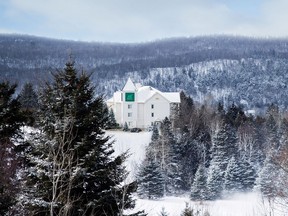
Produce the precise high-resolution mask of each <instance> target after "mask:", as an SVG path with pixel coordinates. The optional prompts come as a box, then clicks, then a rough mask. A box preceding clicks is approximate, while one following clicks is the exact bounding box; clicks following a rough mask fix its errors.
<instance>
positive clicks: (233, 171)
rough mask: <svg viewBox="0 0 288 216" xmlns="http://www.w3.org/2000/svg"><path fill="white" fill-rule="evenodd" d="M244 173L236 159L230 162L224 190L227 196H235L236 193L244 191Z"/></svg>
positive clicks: (233, 158)
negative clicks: (242, 180)
mask: <svg viewBox="0 0 288 216" xmlns="http://www.w3.org/2000/svg"><path fill="white" fill-rule="evenodd" d="M241 174H242V172H241V170H240V167H239V165H238V163H237V162H236V160H235V157H232V158H231V159H230V160H229V163H228V166H227V169H226V172H225V182H224V190H225V194H233V193H235V192H240V191H242V190H243V185H242V182H241V178H242V176H241Z"/></svg>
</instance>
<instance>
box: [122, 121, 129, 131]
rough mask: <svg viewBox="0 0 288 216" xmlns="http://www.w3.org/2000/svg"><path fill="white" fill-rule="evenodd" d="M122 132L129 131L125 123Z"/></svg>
mask: <svg viewBox="0 0 288 216" xmlns="http://www.w3.org/2000/svg"><path fill="white" fill-rule="evenodd" d="M123 131H129V127H128V124H127V122H125V123H124V126H123Z"/></svg>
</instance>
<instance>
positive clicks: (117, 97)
mask: <svg viewBox="0 0 288 216" xmlns="http://www.w3.org/2000/svg"><path fill="white" fill-rule="evenodd" d="M127 91H128V92H129V91H133V92H134V91H135V92H137V102H139V103H145V102H146V101H147V100H149V99H150V98H152V97H153V96H154V95H155V94H159V95H161V96H162V97H164V98H165V99H166V100H167V101H168V102H170V103H180V93H179V92H161V91H159V90H157V89H155V88H153V87H151V86H141V85H137V87H136V86H135V85H134V83H133V82H132V80H131V79H130V78H128V80H127V82H126V84H125V86H124V88H123V89H122V92H127ZM121 101H122V100H121V92H120V91H118V92H115V93H114V96H113V97H112V98H110V99H109V100H108V101H107V102H121Z"/></svg>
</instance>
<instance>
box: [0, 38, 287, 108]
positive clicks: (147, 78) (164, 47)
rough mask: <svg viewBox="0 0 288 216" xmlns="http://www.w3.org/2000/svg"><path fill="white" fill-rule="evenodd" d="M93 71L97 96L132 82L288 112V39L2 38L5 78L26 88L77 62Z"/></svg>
mask: <svg viewBox="0 0 288 216" xmlns="http://www.w3.org/2000/svg"><path fill="white" fill-rule="evenodd" d="M70 57H71V58H73V59H74V61H75V63H76V64H75V65H76V67H78V68H79V69H80V70H81V69H82V68H84V69H85V70H86V72H88V73H92V75H91V79H92V81H93V83H94V84H95V85H96V86H97V94H104V95H105V96H106V97H110V96H111V95H112V94H113V92H114V91H115V90H118V89H121V88H122V87H123V85H124V83H125V81H126V80H127V78H128V77H131V78H132V79H133V81H134V82H141V83H142V84H144V85H151V86H153V87H156V88H158V89H160V90H162V91H181V90H183V91H185V93H186V94H188V95H190V96H191V97H193V98H194V99H195V101H196V102H197V101H198V102H201V103H203V102H204V103H212V104H215V105H216V104H217V103H218V102H222V103H223V104H224V106H225V107H226V108H227V107H228V106H229V105H231V104H232V103H233V102H234V103H236V104H238V105H242V106H243V107H244V109H245V110H248V109H254V110H258V111H259V112H260V111H261V110H263V108H266V107H268V106H269V105H270V104H272V103H274V104H277V105H278V106H279V107H280V109H286V108H287V106H288V102H287V98H286V95H287V94H288V89H287V84H286V83H287V82H286V80H287V78H288V77H287V76H288V73H287V71H288V60H287V57H288V39H273V38H270V39H269V38H265V39H263V38H262V39H259V38H251V37H236V36H201V37H190V38H171V39H163V40H158V41H153V42H148V43H138V44H137V43H135V44H120V43H118V44H117V43H96V42H77V41H67V40H56V39H48V38H40V37H35V36H25V35H0V77H1V80H9V81H12V82H17V83H18V87H19V88H18V91H20V89H21V87H22V86H23V85H24V84H25V83H27V82H31V83H32V84H34V85H35V86H36V87H37V86H38V85H41V83H43V82H44V80H50V79H51V77H52V76H51V71H55V69H56V70H57V69H62V67H63V65H64V64H65V62H66V61H67V60H68V59H69V58H70Z"/></svg>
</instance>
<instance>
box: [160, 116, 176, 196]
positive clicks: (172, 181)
mask: <svg viewBox="0 0 288 216" xmlns="http://www.w3.org/2000/svg"><path fill="white" fill-rule="evenodd" d="M158 144H159V147H158V149H159V150H160V151H159V157H158V158H159V160H158V161H159V162H160V165H161V169H162V171H163V174H164V179H165V192H166V193H171V194H174V193H175V191H177V188H179V187H180V183H179V181H181V179H180V173H179V165H178V160H177V159H178V158H177V147H178V144H177V142H176V140H175V137H174V134H173V132H172V124H171V122H170V120H169V119H168V118H167V117H166V118H165V119H164V120H163V121H162V122H161V125H160V137H159V142H158Z"/></svg>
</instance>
